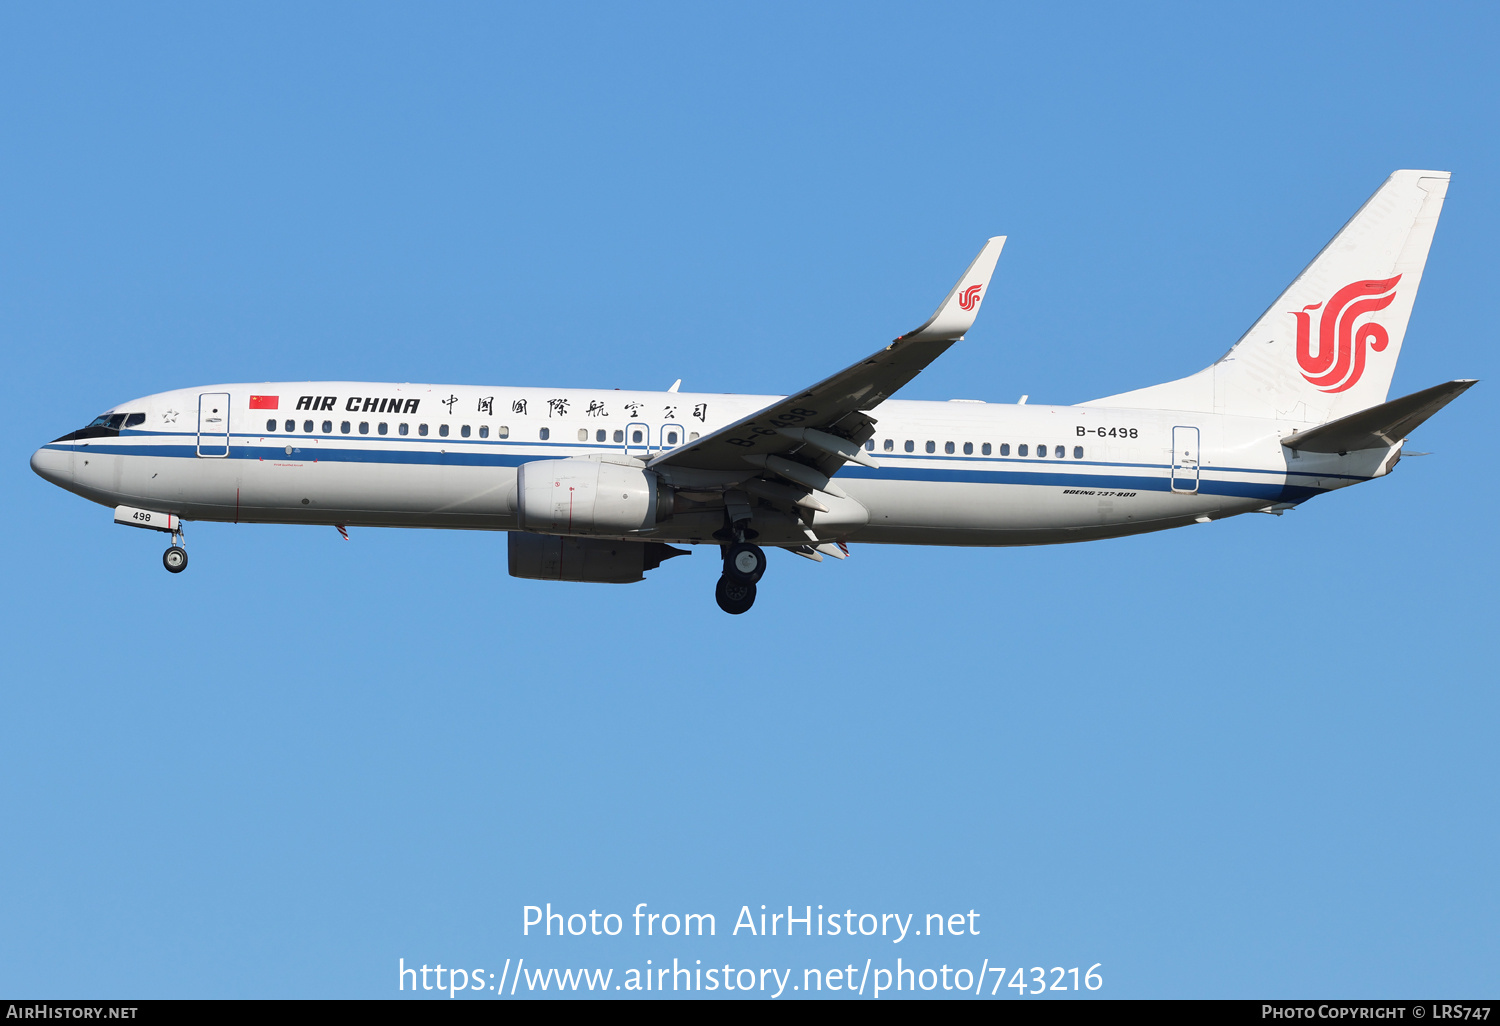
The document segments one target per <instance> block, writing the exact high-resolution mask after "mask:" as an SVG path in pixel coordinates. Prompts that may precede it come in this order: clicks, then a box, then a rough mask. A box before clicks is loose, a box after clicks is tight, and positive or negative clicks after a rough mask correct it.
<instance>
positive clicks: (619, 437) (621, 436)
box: [615, 430, 625, 442]
mask: <svg viewBox="0 0 1500 1026" xmlns="http://www.w3.org/2000/svg"><path fill="white" fill-rule="evenodd" d="M615 441H617V442H623V441H625V432H623V431H619V430H616V431H615Z"/></svg>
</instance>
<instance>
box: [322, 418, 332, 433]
mask: <svg viewBox="0 0 1500 1026" xmlns="http://www.w3.org/2000/svg"><path fill="white" fill-rule="evenodd" d="M323 433H324V434H325V435H331V434H333V421H331V420H325V421H324V422H323Z"/></svg>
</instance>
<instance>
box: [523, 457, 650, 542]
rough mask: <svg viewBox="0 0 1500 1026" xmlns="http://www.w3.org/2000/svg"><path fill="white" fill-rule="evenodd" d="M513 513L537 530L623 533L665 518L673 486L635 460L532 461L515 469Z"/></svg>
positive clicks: (534, 530)
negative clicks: (514, 511)
mask: <svg viewBox="0 0 1500 1026" xmlns="http://www.w3.org/2000/svg"><path fill="white" fill-rule="evenodd" d="M616 459H619V462H615V460H616ZM516 512H517V514H518V515H519V517H520V520H521V527H522V529H523V530H526V531H533V532H536V533H538V534H569V535H578V534H602V535H622V534H629V533H630V532H632V531H639V530H641V529H642V528H650V527H654V526H656V524H658V523H660V522H661V521H663V520H666V519H667V518H668V517H670V516H671V515H672V490H671V489H670V488H669V487H668V486H667V485H666V483H665V482H663V481H662V479H661V478H660V477H659V476H657V475H656V474H654V473H652V472H650V471H648V470H645V469H644V468H643V467H642V465H641V463H640V461H638V460H628V459H626V458H611V457H604V458H603V459H599V458H594V459H587V458H583V457H574V458H572V459H566V460H536V461H535V462H532V463H524V464H522V465H521V467H520V468H519V470H518V471H517V472H516Z"/></svg>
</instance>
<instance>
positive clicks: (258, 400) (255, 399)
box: [250, 395, 281, 410]
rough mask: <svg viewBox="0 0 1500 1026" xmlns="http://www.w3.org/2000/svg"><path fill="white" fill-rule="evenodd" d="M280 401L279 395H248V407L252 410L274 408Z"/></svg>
mask: <svg viewBox="0 0 1500 1026" xmlns="http://www.w3.org/2000/svg"><path fill="white" fill-rule="evenodd" d="M280 401H281V396H279V395H252V396H251V397H250V408H251V409H252V410H274V409H276V407H277V404H278V403H279V402H280Z"/></svg>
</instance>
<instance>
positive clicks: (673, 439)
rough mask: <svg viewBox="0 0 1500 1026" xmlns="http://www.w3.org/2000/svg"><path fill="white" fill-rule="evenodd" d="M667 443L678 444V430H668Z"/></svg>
mask: <svg viewBox="0 0 1500 1026" xmlns="http://www.w3.org/2000/svg"><path fill="white" fill-rule="evenodd" d="M667 444H668V445H676V444H677V432H676V431H668V432H667Z"/></svg>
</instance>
